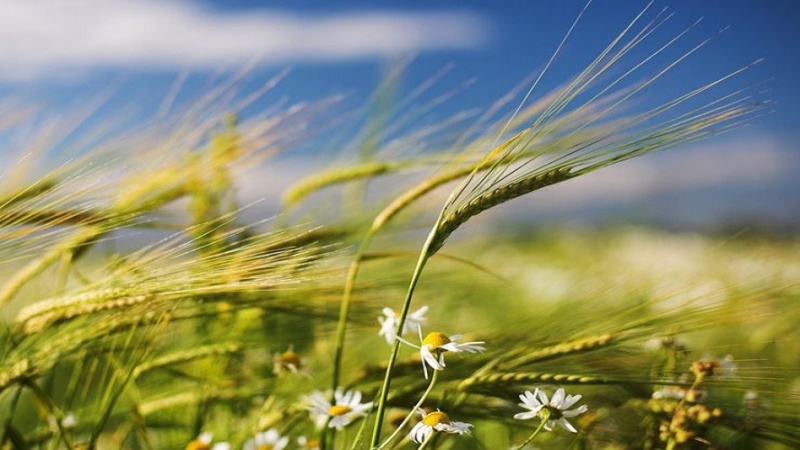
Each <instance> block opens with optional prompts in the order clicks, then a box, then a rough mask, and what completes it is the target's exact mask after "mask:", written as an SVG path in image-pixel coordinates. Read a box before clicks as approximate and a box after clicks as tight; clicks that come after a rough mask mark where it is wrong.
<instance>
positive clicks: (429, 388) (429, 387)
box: [378, 370, 439, 450]
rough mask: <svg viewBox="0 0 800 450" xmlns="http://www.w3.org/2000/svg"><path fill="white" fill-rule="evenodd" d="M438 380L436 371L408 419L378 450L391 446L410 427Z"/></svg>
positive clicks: (404, 420)
mask: <svg viewBox="0 0 800 450" xmlns="http://www.w3.org/2000/svg"><path fill="white" fill-rule="evenodd" d="M437 378H439V371H438V370H434V371H433V376H431V382H430V384H429V385H428V389H426V390H425V392H424V393H423V394H422V397H420V399H419V401H418V402H417V404H416V405H414V407H413V408H411V412H410V413H408V415H407V416H406V418H405V419H403V422H401V423H400V425H399V426H398V427H397V429H396V430H394V433H392V434H391V436H389V437H388V438H386V440H385V441H383V444H381V445H380V446H379V447H378V450H380V449H382V448H384V447H386V446H387V445H389V443H390V442H392V440H393V439H394V438H396V437H397V435H398V434H400V432H401V431H402V430H403V427H405V426H406V425H408V422H409V421H410V420H411V417H413V416H414V414H415V413H416V412H417V409H418V408H420V407H421V406H422V404H423V403H424V402H425V400H426V399H427V398H428V395H429V394H430V393H431V390H432V389H433V385H434V384H436V379H437Z"/></svg>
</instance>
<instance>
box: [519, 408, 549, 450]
mask: <svg viewBox="0 0 800 450" xmlns="http://www.w3.org/2000/svg"><path fill="white" fill-rule="evenodd" d="M541 411H542V415H541V419H542V422H541V423H540V424H539V426H538V427H536V429H535V430H533V433H531V435H530V436H528V439H525V442H523V443H522V444H520V445H519V447H515V449H514V450H522V449H523V448H525V446H526V445H528V444H530V443H531V441H533V440H534V439H535V438H536V436H537V435H538V434H539V432H541V431H542V430H543V429H544V425H545V424H546V423H547V420H548V419H550V411H549V410H548V409H542V410H541Z"/></svg>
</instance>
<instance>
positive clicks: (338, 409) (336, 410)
mask: <svg viewBox="0 0 800 450" xmlns="http://www.w3.org/2000/svg"><path fill="white" fill-rule="evenodd" d="M352 410H353V408H351V407H349V406H347V405H333V406H331V409H329V410H328V415H329V416H343V415H345V414H347V413H349V412H350V411H352Z"/></svg>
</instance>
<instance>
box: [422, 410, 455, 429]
mask: <svg viewBox="0 0 800 450" xmlns="http://www.w3.org/2000/svg"><path fill="white" fill-rule="evenodd" d="M422 423H424V424H425V425H427V426H429V427H434V426H436V425H439V424H440V423H444V424H450V416H448V415H447V414H445V413H443V412H441V411H434V412H432V413H430V414H428V415H427V416H425V418H424V419H422Z"/></svg>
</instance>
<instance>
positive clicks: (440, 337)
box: [422, 331, 450, 351]
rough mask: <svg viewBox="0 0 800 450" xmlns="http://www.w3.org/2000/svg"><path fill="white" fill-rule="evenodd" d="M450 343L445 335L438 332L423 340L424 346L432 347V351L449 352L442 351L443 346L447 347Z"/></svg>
mask: <svg viewBox="0 0 800 450" xmlns="http://www.w3.org/2000/svg"><path fill="white" fill-rule="evenodd" d="M449 343H450V338H449V337H447V336H446V335H445V334H444V333H440V332H438V331H434V332H433V333H428V335H427V336H425V339H423V340H422V345H423V346H424V345H428V346H430V349H431V350H443V351H447V350H446V349H442V346H443V345H447V344H449Z"/></svg>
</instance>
